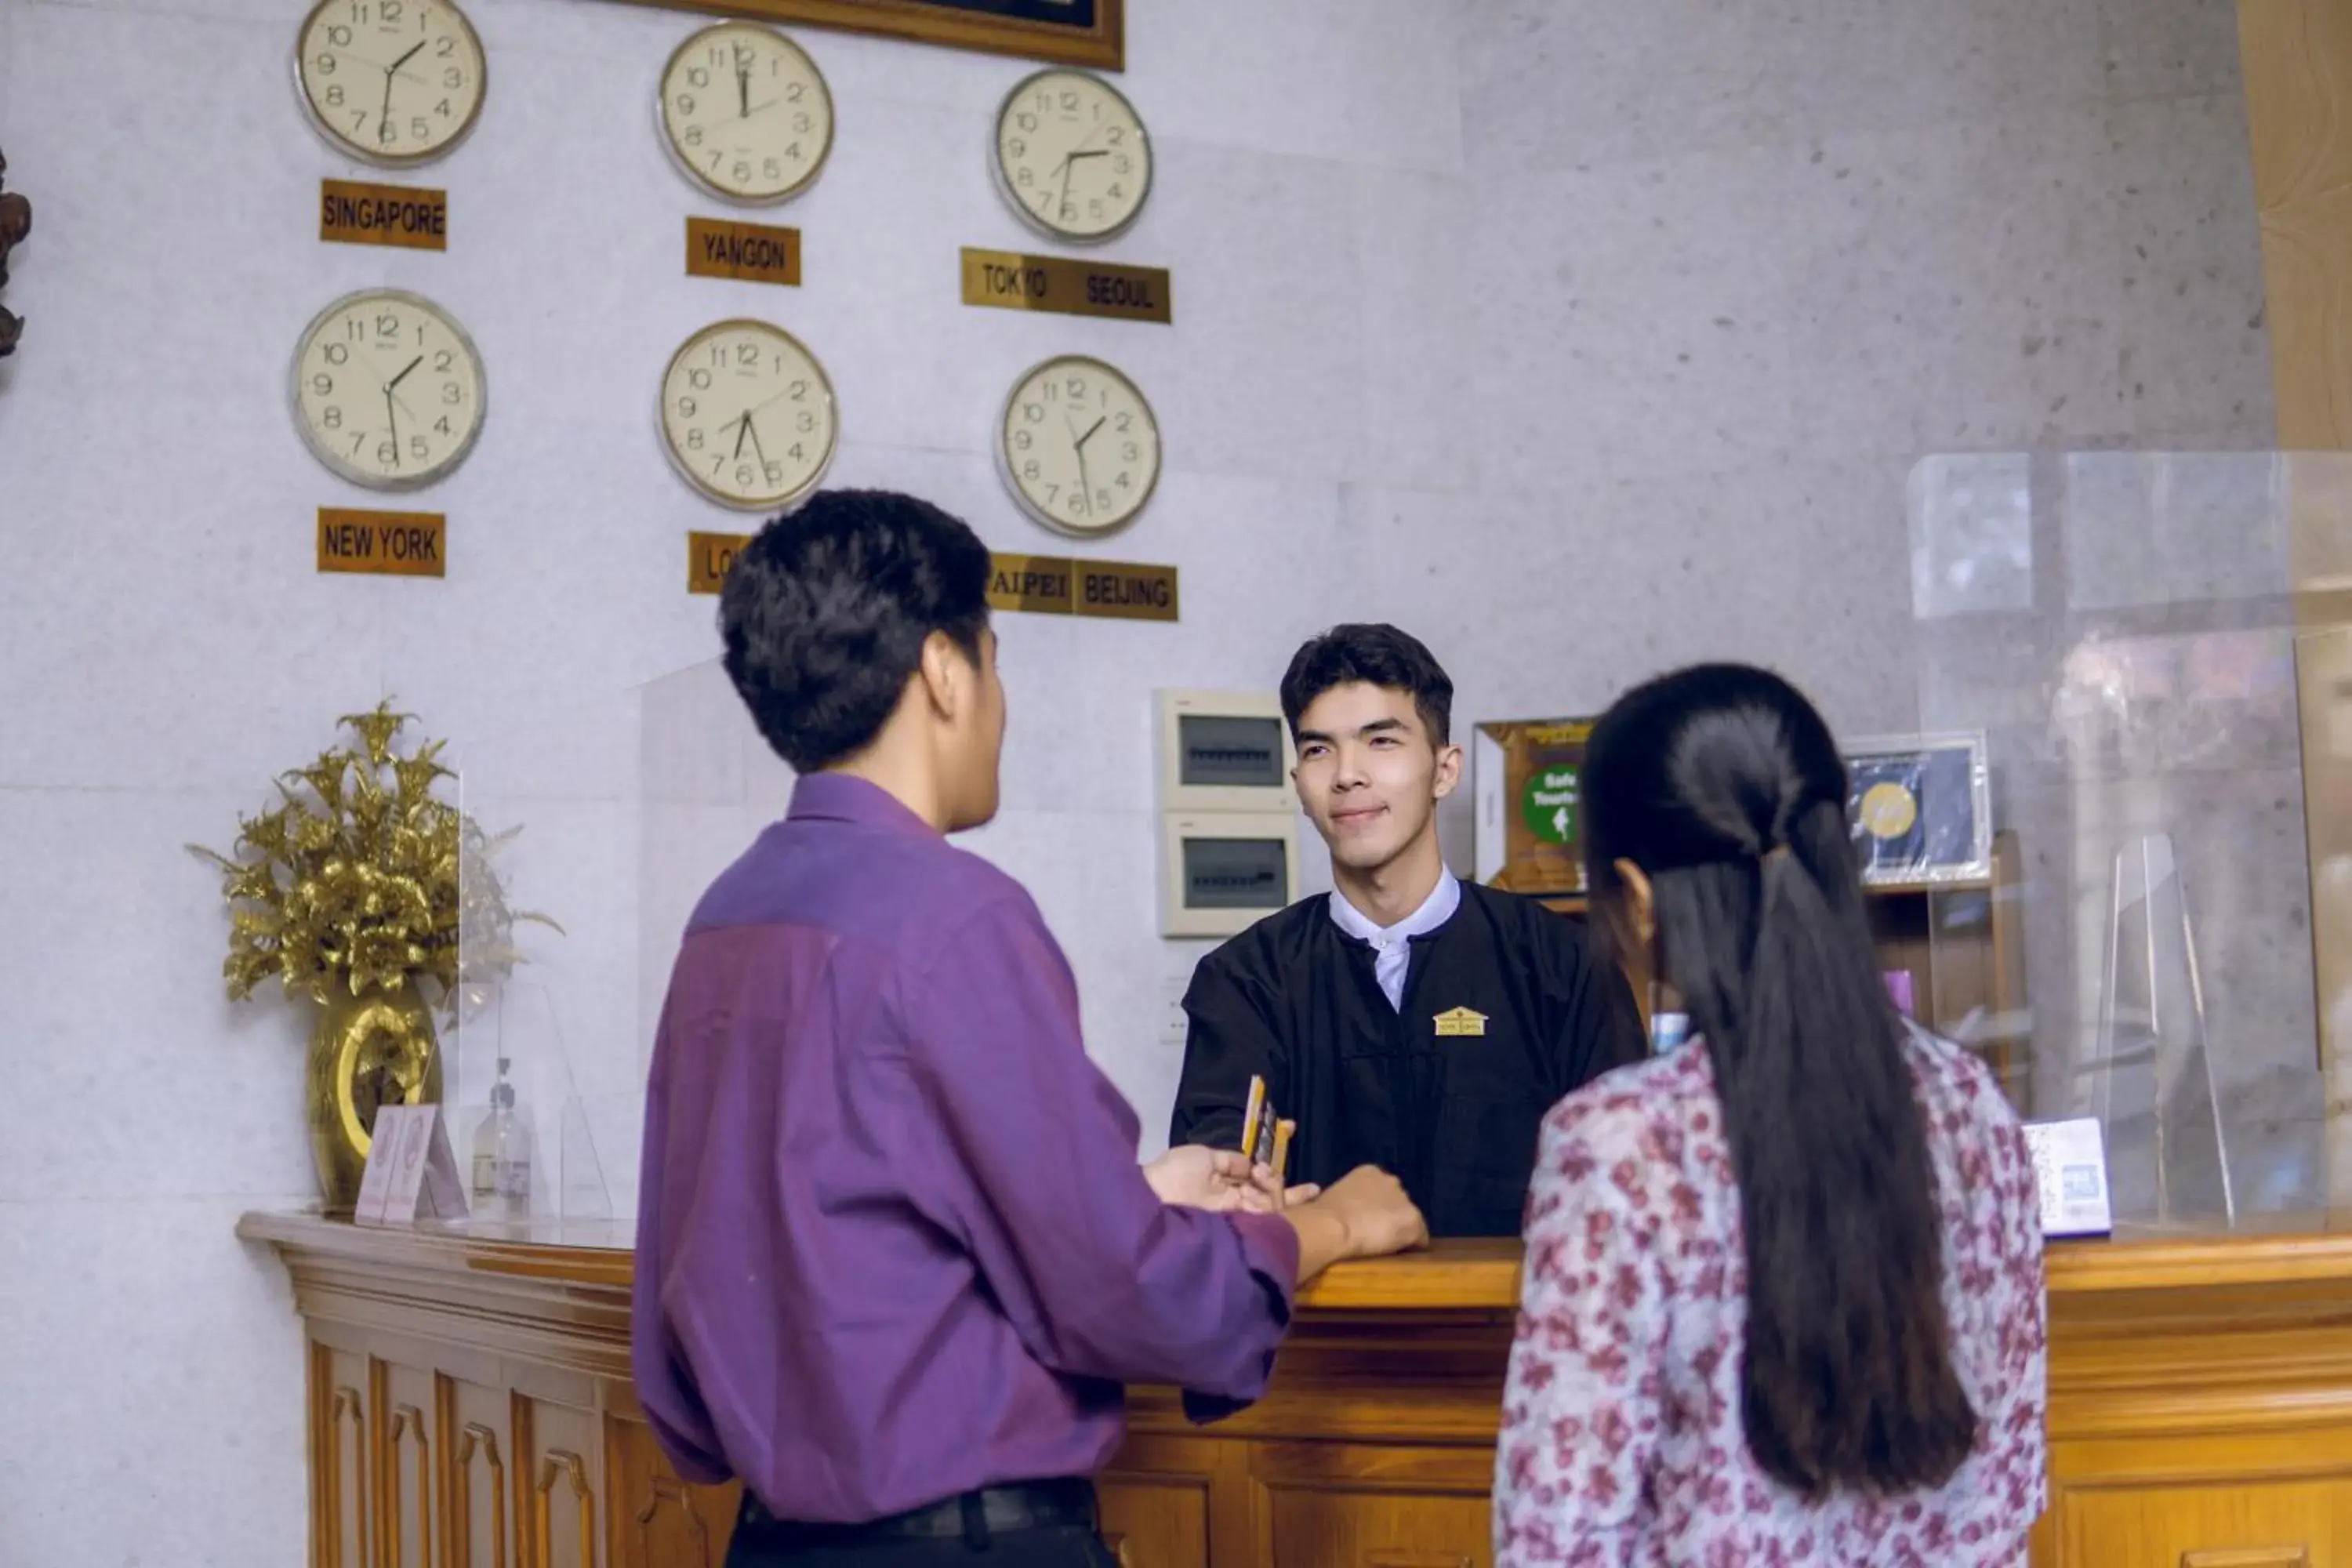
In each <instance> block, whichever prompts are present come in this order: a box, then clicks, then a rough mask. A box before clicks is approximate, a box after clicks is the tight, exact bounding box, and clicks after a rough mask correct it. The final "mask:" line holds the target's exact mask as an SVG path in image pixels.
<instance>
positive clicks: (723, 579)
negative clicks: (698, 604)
mask: <svg viewBox="0 0 2352 1568" xmlns="http://www.w3.org/2000/svg"><path fill="white" fill-rule="evenodd" d="M749 543H751V535H750V534H748V533H689V534H688V535H687V536H686V591H687V592H688V593H689V594H716V593H717V592H719V589H721V588H723V587H725V586H726V585H727V569H728V568H729V567H730V566H732V565H734V564H735V552H737V551H739V550H740V549H742V548H743V547H744V546H745V545H747V544H749Z"/></svg>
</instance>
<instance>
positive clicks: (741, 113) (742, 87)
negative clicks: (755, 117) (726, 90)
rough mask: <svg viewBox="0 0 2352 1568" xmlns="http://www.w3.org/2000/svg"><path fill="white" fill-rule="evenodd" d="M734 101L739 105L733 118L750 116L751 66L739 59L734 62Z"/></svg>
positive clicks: (742, 118) (748, 117) (743, 118)
mask: <svg viewBox="0 0 2352 1568" xmlns="http://www.w3.org/2000/svg"><path fill="white" fill-rule="evenodd" d="M735 101H736V103H737V104H738V105H739V106H740V107H739V109H738V110H737V113H736V116H735V118H737V119H738V120H749V119H751V67H750V66H748V65H746V64H744V63H743V62H741V61H740V60H739V61H737V62H736V64H735Z"/></svg>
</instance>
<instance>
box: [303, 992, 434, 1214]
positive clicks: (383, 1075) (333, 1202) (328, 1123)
mask: <svg viewBox="0 0 2352 1568" xmlns="http://www.w3.org/2000/svg"><path fill="white" fill-rule="evenodd" d="M302 1098H303V1109H304V1110H305V1111H306V1113H307V1114H308V1115H309V1117H310V1158H311V1160H312V1162H313V1163H315V1164H316V1165H317V1166H318V1168H319V1185H320V1187H321V1188H322V1189H323V1190H324V1192H325V1194H326V1210H327V1212H328V1213H329V1214H349V1213H350V1212H351V1211H352V1205H354V1204H355V1203H356V1202H357V1200H358V1198H359V1195H360V1175H361V1173H362V1171H363V1170H365V1169H366V1166H367V1156H368V1142H369V1136H368V1135H369V1132H370V1131H371V1130H372V1129H373V1127H374V1126H375V1111H376V1107H377V1106H379V1105H388V1104H390V1105H425V1104H438V1103H439V1102H440V1100H441V1046H440V1041H439V1040H438V1038H436V1036H435V1034H434V1032H433V1013H432V1010H431V1009H430V1008H428V1007H426V1006H425V1004H424V1002H423V1001H422V1000H421V999H419V998H418V996H417V994H416V993H415V991H414V990H408V989H404V990H400V991H396V992H383V991H376V990H368V991H363V992H362V993H360V994H358V995H356V996H354V995H352V994H350V993H349V992H348V991H343V990H338V991H336V992H335V994H333V996H332V997H331V998H330V999H329V1000H328V1002H327V1004H326V1005H324V1006H323V1007H321V1008H320V1009H319V1022H318V1024H317V1026H315V1027H313V1028H312V1029H311V1031H310V1082H309V1084H308V1086H307V1088H306V1089H305V1091H304V1094H303V1097H302Z"/></svg>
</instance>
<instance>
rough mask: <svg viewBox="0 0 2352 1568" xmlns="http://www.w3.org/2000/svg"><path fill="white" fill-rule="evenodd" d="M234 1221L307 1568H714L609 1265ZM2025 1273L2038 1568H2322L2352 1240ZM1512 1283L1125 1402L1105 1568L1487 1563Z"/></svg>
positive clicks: (1446, 1258) (1450, 1272) (1441, 1286)
mask: <svg viewBox="0 0 2352 1568" xmlns="http://www.w3.org/2000/svg"><path fill="white" fill-rule="evenodd" d="M238 1230H239V1234H241V1235H244V1236H246V1237H248V1238H252V1239H258V1240H267V1241H268V1242H270V1243H272V1244H273V1245H275V1246H276V1247H278V1249H279V1250H280V1252H281V1253H282V1254H283V1255H284V1257H285V1258H286V1260H287V1264H288V1267H289V1270H290V1271H291V1273H292V1276H293V1279H294V1287H295V1300H296V1302H297V1304H298V1306H299V1309H300V1310H301V1312H302V1314H303V1317H304V1320H305V1324H306V1330H307V1332H308V1335H309V1340H310V1452H311V1510H312V1521H313V1522H312V1531H313V1535H312V1552H311V1561H312V1563H314V1564H319V1565H326V1568H392V1565H393V1564H395V1563H398V1564H402V1565H403V1568H406V1565H410V1564H415V1563H418V1562H419V1561H420V1559H419V1558H418V1556H417V1547H416V1543H417V1542H420V1541H431V1542H435V1545H434V1547H433V1551H434V1553H435V1554H434V1556H433V1558H432V1563H433V1568H441V1565H442V1564H447V1565H449V1568H506V1565H507V1564H508V1563H513V1564H514V1565H515V1568H719V1564H720V1563H723V1560H724V1555H725V1549H726V1542H727V1537H728V1535H729V1533H730V1531H731V1530H732V1527H733V1523H734V1517H735V1508H736V1502H737V1499H738V1497H739V1496H740V1493H739V1491H738V1490H737V1489H735V1488H733V1487H726V1488H719V1489H702V1488H697V1487H689V1486H687V1485H686V1484H685V1483H684V1482H682V1481H681V1480H680V1479H678V1478H677V1475H676V1473H675V1472H674V1471H673V1470H672V1469H671V1468H670V1467H669V1465H668V1464H667V1461H666V1460H665V1459H664V1458H662V1455H661V1452H660V1449H659V1447H658V1446H657V1445H656V1443H655V1442H654V1440H653V1436H652V1433H651V1431H650V1430H649V1429H648V1428H647V1427H646V1426H645V1424H644V1420H643V1412H642V1411H641V1410H640V1409H639V1408H638V1405H637V1401H636V1399H635V1394H634V1393H633V1391H632V1390H631V1389H630V1387H629V1384H628V1327H629V1320H628V1304H629V1283H630V1259H629V1257H628V1254H627V1253H626V1252H624V1251H615V1250H613V1249H611V1248H609V1247H607V1248H599V1249H594V1250H578V1249H566V1248H562V1247H549V1246H546V1245H543V1244H542V1243H541V1241H539V1240H535V1239H532V1238H530V1237H524V1238H520V1239H519V1240H515V1241H503V1242H494V1241H486V1240H479V1239H473V1238H468V1237H461V1236H449V1235H438V1236H436V1235H418V1234H404V1233H398V1232H367V1231H360V1230H355V1229H354V1228H353V1227H352V1226H349V1225H344V1224H340V1223H331V1222H328V1221H324V1220H321V1219H319V1218H317V1217H315V1216H284V1215H250V1216H247V1219H246V1220H245V1221H244V1222H242V1223H241V1224H240V1225H239V1226H238ZM2049 1276H2050V1330H2051V1358H2050V1390H2051V1404H2050V1436H2051V1461H2050V1462H2051V1484H2052V1498H2053V1506H2052V1508H2051V1511H2050V1513H2049V1514H2048V1515H2047V1516H2046V1517H2045V1518H2044V1519H2043V1521H2042V1524H2041V1526H2040V1527H2039V1528H2038V1529H2037V1531H2035V1537H2034V1561H2035V1563H2037V1564H2038V1565H2039V1568H2283V1565H2284V1564H2289V1563H2296V1564H2300V1565H2301V1568H2352V1231H2347V1230H2346V1229H2345V1228H2343V1227H2342V1226H2340V1225H2338V1226H2334V1227H2333V1228H2330V1226H2328V1225H2326V1224H2321V1225H2317V1226H2314V1228H2313V1231H2312V1233H2311V1234H2307V1235H2240V1236H2236V1237H2210V1238H2200V1237H2163V1238H2146V1239H2127V1240H2123V1241H2118V1242H2115V1243H2089V1244H2080V1243H2070V1244H2063V1245H2057V1246H2053V1247H2052V1248H2051V1249H2050V1268H2049ZM1517 1281H1518V1256H1517V1248H1516V1247H1510V1246H1508V1245H1507V1244H1502V1243H1488V1242H1476V1243H1442V1244H1440V1245H1439V1246H1438V1247H1433V1248H1432V1249H1431V1250H1430V1251H1428V1252H1426V1253H1423V1254H1420V1255H1417V1256H1415V1257H1413V1258H1402V1259H1393V1260H1388V1261H1384V1262H1381V1263H1376V1264H1361V1265H1349V1266H1343V1267H1342V1268H1337V1269H1334V1270H1333V1271H1332V1272H1331V1273H1330V1274H1328V1276H1326V1277H1325V1279H1322V1280H1320V1281H1318V1282H1317V1284H1316V1285H1315V1286H1314V1287H1313V1288H1311V1289H1308V1290H1306V1291H1302V1292H1301V1293H1300V1297H1299V1311H1298V1320H1297V1323H1296V1324H1294V1326H1293V1329H1292V1332H1291V1335H1290V1338H1289V1340H1288V1342H1286V1345H1285V1346H1284V1348H1283V1351H1282V1354H1281V1359H1280V1363H1279V1365H1278V1366H1277V1369H1276V1375H1275V1379H1274V1384H1273V1387H1272V1388H1271V1389H1270V1390H1269V1391H1268V1393H1267V1394H1266V1397H1265V1399H1264V1400H1262V1401H1260V1402H1259V1403H1258V1404H1257V1405H1255V1406H1254V1407H1252V1408H1251V1409H1249V1410H1246V1411H1244V1412H1241V1413H1240V1414H1238V1415H1234V1416H1233V1417H1232V1418H1230V1419H1228V1420H1225V1421H1222V1422H1219V1423H1216V1424H1214V1425H1213V1426H1194V1425H1192V1423H1191V1422H1190V1421H1188V1420H1187V1419H1186V1418H1185V1416H1184V1414H1183V1411H1182V1408H1181V1403H1180V1401H1179V1399H1178V1397H1177V1395H1176V1394H1174V1393H1173V1391H1171V1390H1166V1389H1154V1388H1141V1389H1137V1390H1135V1391H1133V1393H1132V1394H1131V1395H1130V1397H1129V1434H1130V1435H1129V1440H1128V1443H1127V1445H1126V1446H1125V1447H1124V1448H1123V1449H1122V1450H1121V1451H1120V1453H1119V1454H1118V1458H1116V1459H1115V1460H1114V1462H1113V1463H1112V1465H1111V1467H1110V1468H1109V1469H1108V1471H1107V1472H1106V1474H1105V1475H1104V1476H1103V1477H1102V1479H1101V1494H1102V1500H1103V1515H1104V1522H1105V1529H1106V1532H1107V1533H1108V1534H1111V1535H1115V1536H1118V1537H1119V1538H1120V1540H1119V1546H1120V1548H1121V1550H1122V1552H1123V1553H1124V1555H1125V1557H1126V1560H1127V1561H1128V1563H1129V1564H1130V1565H1131V1568H1465V1564H1466V1565H1467V1568H1486V1564H1487V1563H1488V1562H1489V1553H1490V1552H1491V1546H1490V1544H1489V1541H1488V1528H1489V1527H1488V1507H1487V1496H1488V1490H1489V1488H1490V1486H1491V1484H1492V1477H1493V1465H1494V1444H1495V1434H1496V1426H1497V1422H1498V1418H1499V1415H1500V1409H1501V1402H1502V1398H1501V1396H1502V1384H1503V1373H1504V1370H1505V1366H1506V1364H1507V1356H1508V1353H1509V1346H1510V1341H1511V1334H1512V1329H1513V1321H1514V1318H1515V1315H1516V1308H1515V1306H1514V1302H1515V1300H1516V1296H1517ZM420 1476H421V1477H422V1478H423V1480H422V1481H421V1482H420V1479H419V1478H420Z"/></svg>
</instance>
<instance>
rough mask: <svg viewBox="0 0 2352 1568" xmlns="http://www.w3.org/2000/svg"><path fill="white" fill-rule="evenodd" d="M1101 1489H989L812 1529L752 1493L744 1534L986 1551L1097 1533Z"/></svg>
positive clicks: (1078, 1484) (785, 1540)
mask: <svg viewBox="0 0 2352 1568" xmlns="http://www.w3.org/2000/svg"><path fill="white" fill-rule="evenodd" d="M1096 1523H1097V1514H1096V1510H1095V1484H1094V1482H1092V1481H1090V1480H1087V1479H1083V1478H1069V1479H1062V1480H1053V1481H1022V1482H1018V1483H1016V1484H1014V1485H1011V1486H1001V1487H983V1488H982V1489H980V1490H978V1491H971V1492H965V1493H964V1494H962V1495H961V1497H951V1498H947V1499H943V1500H940V1501H939V1502H935V1503H930V1504H928V1505H926V1506H924V1507H922V1508H915V1509H908V1510H907V1511H906V1512H904V1513H894V1514H888V1515H886V1516H885V1517H883V1518H881V1519H874V1520H866V1521H862V1522H859V1523H856V1524H812V1523H808V1522H805V1521H800V1520H789V1519H778V1518H777V1517H776V1516H775V1515H774V1514H772V1513H770V1512H769V1511H768V1510H767V1508H766V1506H765V1505H764V1504H762V1503H761V1501H760V1500H759V1499H757V1498H755V1497H753V1496H752V1495H751V1492H750V1491H749V1490H746V1491H745V1492H744V1494H743V1514H742V1522H741V1524H740V1525H739V1526H738V1527H737V1528H738V1530H739V1531H751V1535H752V1540H753V1541H754V1542H757V1543H758V1544H760V1545H761V1546H774V1547H791V1546H821V1545H828V1544H835V1543H839V1542H852V1541H872V1540H876V1539H877V1538H884V1537H898V1538H916V1539H930V1540H942V1539H950V1538H953V1537H956V1536H961V1537H963V1538H964V1539H965V1540H966V1541H968V1542H971V1543H972V1544H973V1545H975V1546H984V1545H986V1544H987V1543H988V1539H989V1537H990V1536H992V1535H996V1534H1005V1535H1010V1534H1013V1533H1015V1532H1016V1531H1024V1530H1049V1529H1054V1528H1057V1527H1062V1526H1070V1525H1076V1526H1079V1527H1082V1528H1084V1529H1087V1530H1092V1529H1094V1528H1096Z"/></svg>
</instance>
